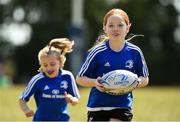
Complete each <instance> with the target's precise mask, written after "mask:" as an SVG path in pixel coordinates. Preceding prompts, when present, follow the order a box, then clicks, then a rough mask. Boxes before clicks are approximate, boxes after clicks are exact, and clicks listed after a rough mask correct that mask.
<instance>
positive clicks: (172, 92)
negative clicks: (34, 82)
mask: <svg viewBox="0 0 180 122" xmlns="http://www.w3.org/2000/svg"><path fill="white" fill-rule="evenodd" d="M23 89H24V86H14V87H10V88H6V89H5V88H4V89H0V121H28V120H32V118H26V117H25V115H24V114H23V112H22V111H21V110H20V108H19V105H18V97H19V95H20V93H21V92H22V90H23ZM80 94H81V98H80V100H79V104H78V105H77V106H69V110H70V114H71V121H86V112H87V111H86V103H87V99H88V95H89V89H87V88H86V89H85V88H83V89H80ZM28 105H29V106H30V107H31V108H32V109H34V110H35V105H34V101H33V97H32V99H31V100H30V102H29V103H28ZM133 113H134V118H133V121H180V87H146V88H141V89H136V90H134V104H133Z"/></svg>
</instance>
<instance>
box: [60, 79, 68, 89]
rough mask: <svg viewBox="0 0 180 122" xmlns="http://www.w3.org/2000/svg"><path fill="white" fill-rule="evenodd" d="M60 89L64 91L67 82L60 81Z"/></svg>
mask: <svg viewBox="0 0 180 122" xmlns="http://www.w3.org/2000/svg"><path fill="white" fill-rule="evenodd" d="M60 87H61V88H64V89H67V88H68V82H67V81H65V80H64V81H62V82H61V84H60Z"/></svg>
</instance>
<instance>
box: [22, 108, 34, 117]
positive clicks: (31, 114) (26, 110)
mask: <svg viewBox="0 0 180 122" xmlns="http://www.w3.org/2000/svg"><path fill="white" fill-rule="evenodd" d="M23 111H24V114H25V115H26V117H32V116H34V111H33V110H30V109H25V110H23Z"/></svg>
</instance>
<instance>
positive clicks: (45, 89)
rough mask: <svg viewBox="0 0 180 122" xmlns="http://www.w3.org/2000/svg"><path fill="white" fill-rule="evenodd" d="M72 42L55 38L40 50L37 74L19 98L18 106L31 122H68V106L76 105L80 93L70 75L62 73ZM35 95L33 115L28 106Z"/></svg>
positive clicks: (66, 72) (69, 73)
mask: <svg viewBox="0 0 180 122" xmlns="http://www.w3.org/2000/svg"><path fill="white" fill-rule="evenodd" d="M73 45H74V42H73V41H70V40H69V39H67V38H57V39H53V40H51V41H50V42H49V44H48V45H47V46H46V47H44V48H43V49H41V50H40V52H39V54H38V60H39V64H40V68H39V70H38V71H39V73H38V74H37V75H35V76H33V77H32V78H31V80H30V81H29V83H28V85H27V86H26V88H25V90H24V91H23V93H22V94H21V95H20V97H19V103H20V107H21V109H22V111H23V112H24V114H25V115H26V117H31V116H34V117H33V121H69V119H70V117H69V113H68V106H67V103H70V104H72V105H76V104H77V103H78V98H79V92H78V89H77V86H76V83H75V79H74V76H73V74H72V73H71V72H70V71H67V70H64V69H63V66H64V63H65V61H66V57H65V55H66V53H70V52H72V47H73ZM32 95H34V99H35V102H36V106H37V110H36V112H35V113H34V111H33V110H31V109H30V108H29V107H28V106H27V102H28V101H29V99H30V97H31V96H32Z"/></svg>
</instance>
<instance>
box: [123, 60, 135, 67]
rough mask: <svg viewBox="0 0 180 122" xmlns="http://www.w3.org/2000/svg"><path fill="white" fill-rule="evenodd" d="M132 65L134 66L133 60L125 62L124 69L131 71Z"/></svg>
mask: <svg viewBox="0 0 180 122" xmlns="http://www.w3.org/2000/svg"><path fill="white" fill-rule="evenodd" d="M133 64H134V62H133V60H127V61H126V63H125V67H126V68H129V69H131V68H133Z"/></svg>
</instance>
